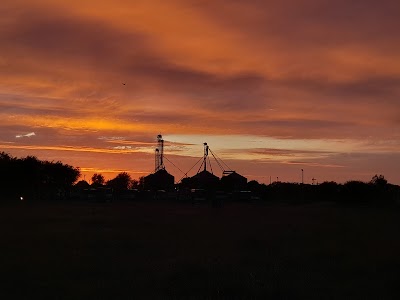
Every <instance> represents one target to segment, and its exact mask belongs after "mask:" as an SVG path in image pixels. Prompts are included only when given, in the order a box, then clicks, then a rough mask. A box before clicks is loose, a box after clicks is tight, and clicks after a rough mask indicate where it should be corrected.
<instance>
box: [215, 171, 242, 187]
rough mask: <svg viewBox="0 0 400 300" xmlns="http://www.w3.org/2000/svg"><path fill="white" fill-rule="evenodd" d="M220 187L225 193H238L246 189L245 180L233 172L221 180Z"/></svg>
mask: <svg viewBox="0 0 400 300" xmlns="http://www.w3.org/2000/svg"><path fill="white" fill-rule="evenodd" d="M221 187H222V188H223V189H224V190H226V191H235V190H236V191H240V190H245V189H247V178H246V177H244V176H242V175H240V174H238V173H236V172H235V171H233V172H232V173H230V174H229V175H226V176H223V177H222V178H221Z"/></svg>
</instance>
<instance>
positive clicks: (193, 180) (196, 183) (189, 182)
mask: <svg viewBox="0 0 400 300" xmlns="http://www.w3.org/2000/svg"><path fill="white" fill-rule="evenodd" d="M182 185H183V186H185V187H188V188H191V189H205V190H210V189H216V188H217V187H218V185H219V178H218V177H217V176H215V175H214V174H211V173H210V172H208V171H201V172H200V173H197V174H196V175H194V176H193V177H189V178H184V179H182Z"/></svg>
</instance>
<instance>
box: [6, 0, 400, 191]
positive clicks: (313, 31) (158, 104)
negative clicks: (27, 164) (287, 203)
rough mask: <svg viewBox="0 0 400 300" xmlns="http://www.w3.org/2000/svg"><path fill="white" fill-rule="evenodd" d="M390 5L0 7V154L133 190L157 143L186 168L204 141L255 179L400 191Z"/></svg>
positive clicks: (398, 75) (289, 0)
mask: <svg viewBox="0 0 400 300" xmlns="http://www.w3.org/2000/svg"><path fill="white" fill-rule="evenodd" d="M399 9H400V4H399V3H398V2H397V1H394V0H385V1H381V2H379V3H376V2H371V1H367V2H363V3H361V2H354V3H353V2H352V3H349V2H348V1H344V0H339V1H335V2H332V1H316V0H299V1H294V0H284V1H281V2H279V3H277V2H276V1H258V0H254V1H244V0H239V1H234V2H232V1H223V0H217V1H212V2H207V1H204V2H203V1H194V0H193V1H192V0H171V1H168V3H165V1H161V0H151V1H141V0H139V1H134V2H133V3H131V2H129V1H124V0H116V1H113V2H112V3H111V2H103V1H102V2H98V1H84V2H82V1H76V0H72V1H64V0H58V1H52V0H34V1H24V0H21V1H11V0H5V1H3V2H2V5H1V7H0V13H1V14H2V16H3V17H2V19H1V20H0V151H5V152H8V153H10V154H11V155H13V156H17V157H21V156H26V155H35V156H37V157H38V158H39V159H44V160H60V161H62V162H64V163H68V164H70V165H73V166H76V167H80V168H81V170H82V173H83V174H84V175H86V178H87V177H88V176H89V177H90V174H92V173H93V172H94V171H95V170H98V171H103V172H104V173H107V174H106V175H107V176H108V178H111V177H112V176H114V174H115V173H116V172H118V171H119V170H124V171H129V172H130V173H131V175H132V177H133V178H138V177H139V176H141V175H145V174H148V173H150V172H152V171H153V168H154V166H153V164H154V157H153V154H154V153H153V152H154V148H155V146H156V136H157V134H159V133H161V134H163V136H164V139H165V140H166V155H167V157H168V156H171V158H173V159H174V162H175V163H176V164H177V165H179V167H180V168H181V169H182V170H184V171H187V170H188V168H190V167H191V165H192V164H193V163H194V162H195V161H196V158H197V157H200V156H201V155H202V143H203V142H208V143H209V144H210V147H211V148H212V149H214V151H215V152H216V153H218V155H219V156H220V157H221V158H222V159H224V160H226V161H228V162H229V166H231V167H232V168H233V169H235V170H236V171H238V172H239V173H241V174H243V175H246V176H248V177H249V179H257V180H259V181H260V182H265V183H268V182H269V178H270V176H271V177H272V178H276V177H279V178H280V179H282V180H284V181H299V176H300V175H299V174H300V171H299V170H300V169H301V168H304V169H305V170H307V172H306V176H308V177H306V179H307V180H309V179H311V178H313V177H315V178H317V179H318V180H319V181H321V182H322V181H324V180H328V181H329V180H335V181H338V182H344V181H346V180H350V179H354V180H363V181H368V180H370V179H371V178H372V176H373V175H375V174H383V175H384V176H385V177H386V178H387V179H388V181H389V182H391V183H395V184H400V173H399V172H398V171H397V168H396V166H398V165H399V163H400V151H399V150H400V130H399V129H400V118H399V115H400V105H399V99H400V54H399V53H400V51H399V50H400V41H399V39H398V38H397V35H398V34H397V28H399V27H400V19H399V18H398V16H397V14H396V12H397V11H399ZM166 163H167V162H166ZM168 168H169V167H168ZM169 171H171V173H172V174H173V175H174V176H175V177H176V178H178V177H180V176H181V174H180V172H179V171H177V170H174V168H173V167H172V166H171V169H170V170H169ZM107 176H106V177H107Z"/></svg>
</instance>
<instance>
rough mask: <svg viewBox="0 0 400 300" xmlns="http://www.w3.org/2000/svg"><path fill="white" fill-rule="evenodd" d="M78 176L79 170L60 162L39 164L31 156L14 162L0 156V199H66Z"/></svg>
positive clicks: (3, 155)
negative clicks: (5, 197)
mask: <svg viewBox="0 0 400 300" xmlns="http://www.w3.org/2000/svg"><path fill="white" fill-rule="evenodd" d="M79 175H80V171H79V168H74V167H72V166H69V165H64V164H62V163H61V162H56V163H54V162H48V161H40V160H38V159H37V158H36V157H34V156H27V157H25V158H19V159H18V158H14V157H12V156H10V155H8V154H7V153H4V152H2V153H1V154H0V188H1V191H2V195H4V196H7V197H10V198H15V197H17V196H18V197H19V196H22V197H27V198H30V199H54V198H66V197H67V196H68V192H69V190H70V188H71V186H72V184H73V183H74V182H75V181H76V180H77V179H78V177H79Z"/></svg>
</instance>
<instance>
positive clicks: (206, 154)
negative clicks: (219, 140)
mask: <svg viewBox="0 0 400 300" xmlns="http://www.w3.org/2000/svg"><path fill="white" fill-rule="evenodd" d="M203 145H204V158H203V164H204V171H207V157H208V145H207V143H204V144H203Z"/></svg>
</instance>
